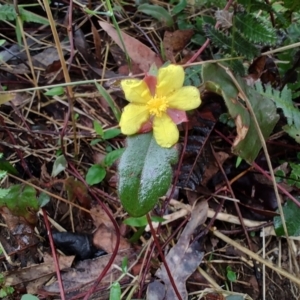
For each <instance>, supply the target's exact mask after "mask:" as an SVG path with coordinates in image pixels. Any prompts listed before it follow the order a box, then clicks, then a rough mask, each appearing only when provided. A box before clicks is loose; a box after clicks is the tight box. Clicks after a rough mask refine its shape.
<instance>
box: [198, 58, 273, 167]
mask: <svg viewBox="0 0 300 300" xmlns="http://www.w3.org/2000/svg"><path fill="white" fill-rule="evenodd" d="M202 71H203V72H202V78H203V81H204V82H206V88H207V89H208V90H210V91H213V92H215V93H217V94H219V95H221V96H222V97H223V99H224V101H225V104H226V106H227V108H228V112H229V114H230V116H231V117H232V118H233V119H234V120H235V124H236V127H237V137H236V139H235V141H234V143H233V148H232V151H233V153H235V154H236V155H238V156H240V157H241V158H243V159H244V160H246V161H247V162H248V163H250V164H251V163H252V162H253V161H254V160H255V158H256V157H257V155H258V153H259V151H260V149H261V142H260V139H259V136H258V134H257V130H256V127H255V124H254V121H253V119H252V116H251V115H250V114H249V112H248V109H247V108H246V106H245V104H244V103H243V102H242V101H241V99H239V97H238V94H239V91H238V90H237V88H236V86H235V84H234V83H233V81H232V79H231V78H230V76H229V75H228V74H227V73H226V71H225V70H224V69H223V68H222V67H220V66H219V65H218V64H205V65H204V66H203V68H202ZM236 79H237V81H238V83H239V85H240V86H241V88H242V89H243V91H244V93H245V94H246V95H247V98H248V99H249V101H250V103H251V106H252V108H253V110H254V113H255V116H256V118H257V121H258V123H259V127H260V129H261V131H262V134H263V136H264V138H265V139H267V138H268V137H269V135H270V134H271V132H272V131H273V129H274V127H275V125H276V123H277V121H278V119H279V116H278V115H277V114H276V107H275V105H274V102H273V101H272V100H271V99H269V98H267V97H263V96H262V95H260V94H259V93H258V92H257V91H256V90H255V89H254V88H251V87H249V86H247V85H246V83H245V82H244V80H243V79H242V78H241V77H239V76H236Z"/></svg>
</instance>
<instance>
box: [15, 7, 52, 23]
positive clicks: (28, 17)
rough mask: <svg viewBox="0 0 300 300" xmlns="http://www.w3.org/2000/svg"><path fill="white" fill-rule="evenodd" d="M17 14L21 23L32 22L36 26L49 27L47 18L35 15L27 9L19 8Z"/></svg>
mask: <svg viewBox="0 0 300 300" xmlns="http://www.w3.org/2000/svg"><path fill="white" fill-rule="evenodd" d="M19 13H20V16H21V19H22V21H24V22H34V23H38V24H43V25H49V20H48V19H47V18H44V17H42V16H40V15H38V14H35V13H33V12H31V11H29V10H27V9H24V8H22V7H19Z"/></svg>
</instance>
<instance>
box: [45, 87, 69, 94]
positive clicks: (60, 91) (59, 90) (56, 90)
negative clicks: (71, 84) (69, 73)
mask: <svg viewBox="0 0 300 300" xmlns="http://www.w3.org/2000/svg"><path fill="white" fill-rule="evenodd" d="M64 93H65V91H64V89H63V87H62V86H56V87H54V88H52V89H50V90H48V91H47V92H46V93H45V95H46V96H60V95H63V94H64Z"/></svg>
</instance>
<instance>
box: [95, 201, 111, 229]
mask: <svg viewBox="0 0 300 300" xmlns="http://www.w3.org/2000/svg"><path fill="white" fill-rule="evenodd" d="M107 210H108V211H109V212H110V213H111V214H112V211H111V210H110V209H109V207H107ZM90 214H91V217H92V219H93V224H94V226H95V227H99V226H100V225H102V224H104V225H105V226H106V227H107V228H110V229H115V226H114V224H113V223H112V221H111V219H110V218H109V216H108V215H107V213H106V212H105V211H104V209H103V208H102V207H101V206H100V205H96V206H93V207H92V208H91V209H90Z"/></svg>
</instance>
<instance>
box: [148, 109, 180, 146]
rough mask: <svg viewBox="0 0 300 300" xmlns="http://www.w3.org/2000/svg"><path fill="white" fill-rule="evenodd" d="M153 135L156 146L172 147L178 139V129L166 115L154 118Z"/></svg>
mask: <svg viewBox="0 0 300 300" xmlns="http://www.w3.org/2000/svg"><path fill="white" fill-rule="evenodd" d="M153 134H154V138H155V140H156V142H157V144H158V145H160V146H161V147H164V148H170V147H172V146H173V145H174V144H176V143H177V142H178V139H179V131H178V128H177V126H176V124H175V123H174V122H173V121H172V119H171V118H170V117H169V116H168V115H167V114H163V115H162V116H161V117H155V118H154V120H153Z"/></svg>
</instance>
